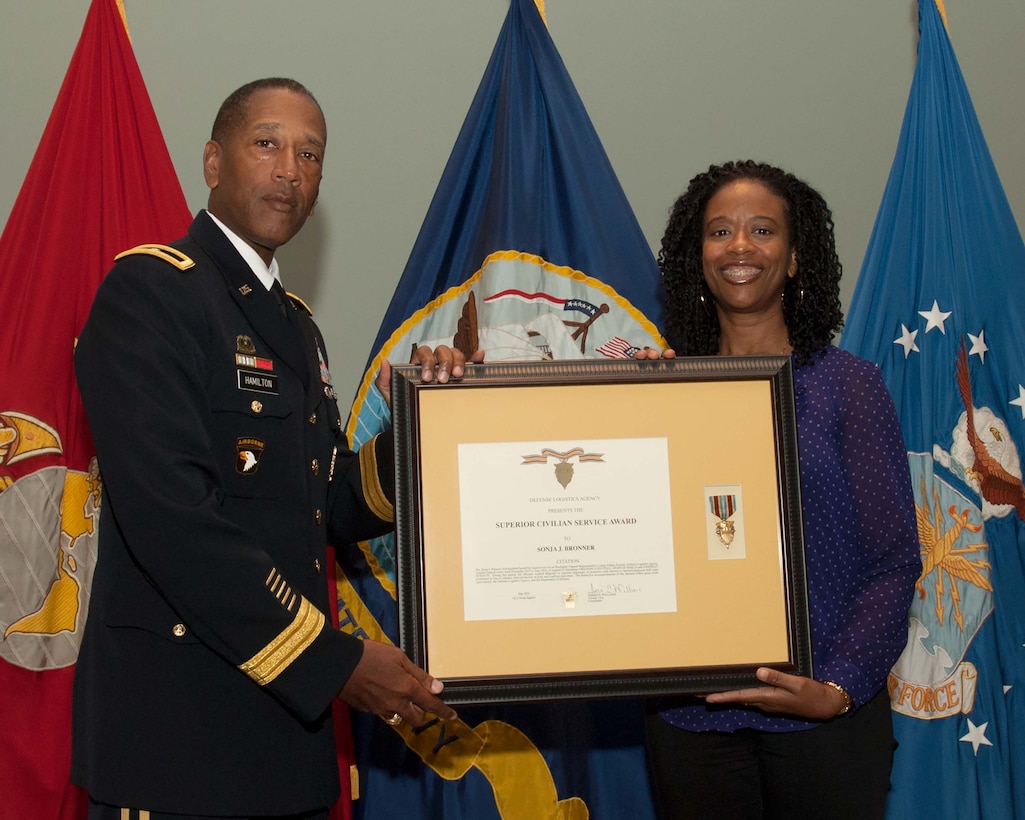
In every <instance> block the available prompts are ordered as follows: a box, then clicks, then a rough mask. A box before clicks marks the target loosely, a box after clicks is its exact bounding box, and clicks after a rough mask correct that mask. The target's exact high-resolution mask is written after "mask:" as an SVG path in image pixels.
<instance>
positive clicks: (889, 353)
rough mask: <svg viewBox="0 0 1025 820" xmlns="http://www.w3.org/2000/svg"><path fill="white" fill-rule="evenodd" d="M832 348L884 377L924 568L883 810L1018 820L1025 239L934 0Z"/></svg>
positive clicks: (902, 670) (904, 660)
mask: <svg viewBox="0 0 1025 820" xmlns="http://www.w3.org/2000/svg"><path fill="white" fill-rule="evenodd" d="M919 32H920V36H919V46H918V65H917V68H916V70H915V77H914V82H913V85H912V88H911V94H910V99H909V100H908V106H907V112H906V114H905V117H904V124H903V127H902V130H901V135H900V141H899V144H898V146H897V154H896V158H895V159H894V162H893V168H892V170H891V172H890V177H889V180H888V182H887V185H886V190H885V192H884V194H883V201H882V204H881V205H880V208H879V215H878V217H877V219H876V224H875V228H874V230H873V233H872V237H871V240H870V242H869V247H868V250H867V252H866V256H865V262H864V265H863V267H862V270H861V274H860V276H859V278H858V282H857V287H856V290H855V293H854V298H853V302H852V305H851V309H850V312H849V315H848V319H847V329H846V331H845V332H844V335H843V338H842V342H841V344H842V346H843V347H845V348H847V349H848V350H851V351H852V352H854V353H857V354H859V355H861V356H863V357H865V358H867V359H870V360H873V361H875V362H877V363H878V364H879V365H880V367H881V368H882V371H883V375H884V377H885V378H886V381H887V384H888V385H889V387H890V391H891V392H892V393H893V398H894V401H895V402H896V404H897V410H898V412H899V413H900V418H901V423H902V426H903V430H904V437H905V440H906V442H907V447H908V459H909V462H910V464H911V475H912V483H913V485H914V490H915V505H916V508H917V519H918V531H919V538H920V541H921V551H922V574H921V577H920V579H919V581H918V586H917V594H916V595H915V597H914V603H913V605H912V607H911V612H910V618H909V628H908V644H907V647H906V649H905V650H904V654H903V655H902V656H901V658H900V660H899V661H898V662H897V664H896V666H895V667H894V669H893V672H892V673H891V675H890V680H889V688H890V696H891V703H892V707H893V712H894V723H895V731H896V734H897V739H898V741H899V742H900V748H899V749H898V751H897V754H896V758H895V763H894V771H893V776H892V781H893V791H892V793H891V796H890V802H889V816H890V817H893V818H901V819H903V818H911V817H930V818H933V817H935V818H948V817H949V818H958V819H959V820H965V818H1008V819H1010V818H1015V817H1019V818H1020V817H1022V816H1023V814H1025V701H1023V698H1025V646H1023V644H1025V521H1023V519H1025V487H1023V486H1022V468H1021V462H1020V453H1021V448H1022V446H1023V445H1025V386H1023V385H1025V327H1023V316H1022V308H1023V306H1025V270H1023V269H1022V265H1023V260H1025V246H1023V244H1022V239H1021V235H1020V234H1019V232H1018V229H1017V227H1016V226H1015V223H1014V218H1013V216H1012V214H1011V209H1010V207H1009V205H1008V202H1007V199H1006V197H1005V196H1004V191H1003V188H1002V187H1001V185H1000V181H999V179H998V177H997V173H996V169H995V168H994V166H993V162H992V160H991V159H990V154H989V150H988V149H987V147H986V142H985V139H984V138H983V135H982V131H981V129H980V128H979V124H978V121H977V119H976V116H975V111H974V108H973V106H972V103H971V99H970V98H969V96H968V90H967V88H966V86H965V84H964V80H963V78H962V76H961V71H960V68H959V67H958V63H957V59H956V58H955V56H954V52H953V49H952V47H951V44H950V40H949V38H948V36H947V32H946V29H945V28H944V24H943V21H942V20H941V18H940V14H939V12H938V10H937V8H936V5H935V4H934V0H921V2H920V3H919Z"/></svg>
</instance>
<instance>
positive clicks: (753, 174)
mask: <svg viewBox="0 0 1025 820" xmlns="http://www.w3.org/2000/svg"><path fill="white" fill-rule="evenodd" d="M739 179H751V180H756V181H758V182H760V183H762V185H764V186H765V187H766V188H768V189H769V190H770V191H772V192H773V193H774V194H776V195H777V196H779V197H780V198H782V199H783V201H784V203H785V205H786V215H787V228H788V231H789V234H790V244H791V246H792V247H793V248H794V249H795V251H796V254H797V275H796V276H795V277H794V278H792V279H787V282H786V287H785V289H784V291H783V319H784V321H785V322H786V326H787V334H788V336H789V340H790V345H791V347H793V349H794V356H795V358H796V363H797V365H798V366H800V365H803V364H807V363H808V362H809V361H810V360H811V356H812V354H813V353H815V352H818V351H822V350H825V349H826V348H827V347H828V346H829V344H830V343H831V342H832V341H833V338H834V337H835V336H836V334H837V333H839V332H840V330H841V328H842V327H843V311H842V310H841V309H840V273H841V269H840V260H839V258H837V255H836V243H835V240H834V237H833V214H832V213H831V212H830V210H829V207H828V206H827V205H826V201H825V200H824V199H823V198H822V195H821V194H819V192H818V191H816V190H815V189H814V188H812V187H811V186H810V185H808V183H806V182H804V181H803V180H800V179H798V178H797V177H795V176H794V175H793V174H789V173H787V172H786V171H783V170H781V169H780V168H776V167H774V166H772V165H765V164H763V163H758V162H753V161H751V160H744V161H741V162H727V163H725V164H723V165H713V166H711V167H710V168H709V169H708V171H706V172H705V173H703V174H698V175H697V176H696V177H694V178H693V179H692V180H691V181H690V184H689V185H688V186H687V190H686V191H684V192H683V194H682V195H681V196H680V198H679V199H677V200H676V202H675V203H674V205H673V208H672V211H671V212H670V214H669V222H668V224H667V225H666V230H665V234H664V235H663V236H662V249H661V250H660V251H659V254H658V264H659V268H660V269H661V270H662V279H663V282H664V284H665V299H666V338H667V339H668V341H669V343H670V345H671V346H672V347H674V348H675V349H676V352H677V354H678V355H681V356H714V355H716V354H717V353H718V352H719V317H718V313H717V312H716V309H715V303H714V301H713V299H712V294H711V292H710V291H709V290H708V286H707V285H706V284H705V277H704V273H703V269H702V242H703V236H704V220H705V208H706V207H707V206H708V201H709V200H710V199H711V198H712V197H713V196H714V195H715V194H716V193H717V192H718V191H719V189H720V188H722V187H723V186H724V185H727V184H729V183H731V182H734V181H736V180H739ZM702 299H703V301H702Z"/></svg>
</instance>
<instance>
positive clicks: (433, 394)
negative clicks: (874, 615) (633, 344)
mask: <svg viewBox="0 0 1025 820" xmlns="http://www.w3.org/2000/svg"><path fill="white" fill-rule="evenodd" d="M392 413H393V423H394V430H395V460H396V509H395V515H396V532H397V536H398V599H399V630H400V644H401V646H402V649H403V650H404V651H405V652H406V654H407V655H408V656H409V657H410V658H411V659H412V660H413V661H414V662H415V663H416V664H418V665H419V666H422V667H423V668H425V669H426V670H427V671H428V672H430V673H431V674H432V675H434V676H435V677H437V678H439V679H441V680H442V681H444V683H445V699H446V701H447V702H449V703H451V704H464V703H481V702H498V701H504V702H509V701H531V700H553V699H560V698H585V697H613V696H627V695H655V694H698V693H707V692H712V691H721V690H726V689H735V688H739V687H744V686H749V685H756V684H757V681H756V679H755V676H754V672H755V669H757V668H758V667H759V666H770V667H774V668H776V669H780V670H782V671H784V672H788V673H792V674H798V675H809V676H810V675H811V639H810V632H809V626H808V600H807V591H806V584H805V565H804V540H803V533H802V525H801V494H800V480H799V474H798V463H797V429H796V418H795V412H794V393H793V372H792V369H791V362H790V358H789V357H785V356H772V357H740V358H727V357H715V358H687V359H660V360H657V361H633V360H628V361H597V360H590V359H588V360H582V361H573V362H568V361H558V362H542V363H536V362H533V363H500V364H482V365H471V366H468V367H467V372H466V375H465V376H464V378H463V380H462V381H461V382H460V383H458V384H448V385H437V384H433V383H426V384H425V383H423V382H422V381H421V379H420V370H419V368H418V367H415V366H402V367H395V368H394V369H393V377H392Z"/></svg>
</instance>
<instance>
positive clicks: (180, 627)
mask: <svg viewBox="0 0 1025 820" xmlns="http://www.w3.org/2000/svg"><path fill="white" fill-rule="evenodd" d="M171 631H172V632H173V633H174V637H176V638H180V637H181V636H182V635H184V634H185V624H175V625H174V626H172V627H171Z"/></svg>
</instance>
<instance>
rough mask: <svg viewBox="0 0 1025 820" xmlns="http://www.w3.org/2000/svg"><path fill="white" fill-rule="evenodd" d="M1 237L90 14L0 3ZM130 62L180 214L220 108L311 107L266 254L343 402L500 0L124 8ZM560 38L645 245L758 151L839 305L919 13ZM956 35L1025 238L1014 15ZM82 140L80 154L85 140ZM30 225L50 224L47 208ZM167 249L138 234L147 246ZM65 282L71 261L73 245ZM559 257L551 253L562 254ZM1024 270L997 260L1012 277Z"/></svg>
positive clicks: (827, 15)
mask: <svg viewBox="0 0 1025 820" xmlns="http://www.w3.org/2000/svg"><path fill="white" fill-rule="evenodd" d="M3 6H4V9H3V10H2V11H0V21H2V24H0V99H2V100H3V113H4V115H5V116H4V124H3V126H2V127H0V156H2V157H3V160H2V162H0V222H5V221H6V219H7V215H8V213H9V212H10V209H11V207H12V205H13V203H14V200H15V197H16V196H17V193H18V190H19V188H20V186H21V182H22V180H23V178H24V175H25V172H26V171H27V169H28V166H29V163H30V162H31V159H32V155H33V152H34V150H35V146H36V144H37V143H38V140H39V137H40V135H41V134H42V131H43V127H44V125H45V123H46V119H47V117H48V115H49V113H50V109H51V107H52V105H53V102H54V99H55V97H56V94H57V91H58V89H59V87H60V83H61V80H62V79H63V77H64V73H65V71H66V69H67V65H68V61H69V60H70V58H71V54H72V52H73V50H74V47H75V44H76V43H77V41H78V37H79V34H80V32H81V28H82V23H83V21H84V20H85V15H86V11H87V9H88V6H89V0H50V1H49V2H46V0H36V1H35V2H24V1H23V0H3ZM125 6H126V11H127V15H128V25H129V30H130V32H131V36H132V43H133V46H134V49H135V54H136V57H137V59H138V61H139V65H140V67H141V69H142V73H143V76H144V78H145V81H146V84H147V87H148V89H149V93H150V96H151V98H152V100H153V105H154V107H155V109H156V112H157V116H158V118H159V120H160V124H161V127H162V128H163V132H164V137H165V139H166V141H167V144H168V148H169V149H170V152H171V157H172V159H173V161H174V164H175V167H176V169H177V171H178V176H179V178H180V180H181V183H182V186H183V188H184V190H185V195H186V197H187V199H188V202H189V206H190V207H191V208H192V209H193V210H197V209H198V208H200V207H202V206H203V205H204V204H205V202H206V189H205V187H204V185H203V178H202V174H201V167H200V155H201V151H202V147H203V143H204V141H205V140H206V139H207V136H208V134H209V127H210V123H211V121H212V119H213V116H214V113H215V112H216V109H217V106H218V105H219V103H220V101H221V100H222V99H223V98H224V97H225V96H226V95H227V94H228V93H229V92H230V91H231V90H233V89H234V88H236V87H237V86H239V85H241V84H242V83H244V82H247V81H249V80H251V79H255V78H257V77H263V76H273V75H284V76H293V77H295V78H296V79H298V80H300V81H302V82H304V83H306V84H307V85H308V86H309V87H310V89H311V90H312V91H313V92H314V94H316V95H317V97H318V98H319V100H320V102H321V104H322V106H323V108H324V111H325V114H326V116H327V120H328V129H329V135H330V136H329V141H328V151H327V155H326V166H325V177H324V184H323V187H322V189H321V198H320V207H319V208H318V209H317V213H316V215H315V217H314V218H313V219H312V220H311V221H310V222H309V223H308V224H307V227H306V229H305V230H304V231H303V233H302V234H300V236H299V237H298V238H297V239H296V240H294V241H293V242H292V244H291V245H289V246H287V247H286V248H284V249H282V250H281V251H280V252H279V259H280V260H281V263H282V266H283V278H284V281H285V284H286V286H287V287H288V288H289V289H290V290H293V291H295V292H297V293H299V294H300V295H302V296H304V297H305V298H306V299H307V301H309V302H310V303H311V305H312V306H313V309H314V312H315V315H316V317H317V319H318V321H319V322H320V325H321V327H322V328H323V329H324V332H325V335H326V336H327V342H328V350H329V352H330V355H331V357H332V371H333V372H334V375H335V380H336V384H337V386H338V388H339V393H340V394H341V396H342V397H343V404H344V403H345V399H346V397H347V396H349V395H351V394H352V392H353V391H354V390H355V389H356V386H357V384H358V382H359V378H360V375H361V372H362V368H363V364H364V362H365V361H366V358H367V356H368V354H369V353H370V346H371V344H372V343H373V339H374V336H375V335H376V333H377V328H378V325H379V323H380V320H381V317H382V316H383V314H384V311H385V308H386V307H387V305H388V302H389V300H390V298H391V295H392V292H393V290H394V287H395V285H396V283H397V281H398V278H399V275H400V274H401V272H402V269H403V267H404V266H405V263H406V259H407V257H408V255H409V251H410V248H411V247H412V245H413V242H414V241H415V239H416V237H417V234H418V232H419V230H420V225H421V222H422V220H423V217H424V214H425V213H426V211H427V207H428V205H429V203H430V201H431V197H432V196H433V194H434V190H435V187H436V185H437V182H438V179H439V177H440V175H441V172H442V169H443V168H444V165H445V162H446V160H447V159H448V155H449V152H450V151H451V148H452V145H453V143H454V141H455V138H456V134H457V133H458V131H459V128H460V126H461V124H462V121H463V117H464V116H465V114H466V112H467V109H468V108H469V105H470V101H471V99H472V98H473V94H474V92H475V91H476V88H477V85H478V83H479V81H480V78H481V75H482V73H483V71H484V67H485V65H486V64H487V60H488V57H489V56H490V54H491V49H492V47H493V46H494V43H495V40H496V39H497V37H498V32H499V29H500V27H501V24H502V20H503V19H504V17H505V14H506V10H507V9H508V0H431V2H424V0H373V2H356V0H291V2H286V3H282V2H280V0H273V1H272V0H145V2H143V0H125ZM546 8H547V14H548V24H549V28H550V31H551V34H552V37H553V39H554V40H555V44H556V46H557V48H558V49H559V52H560V54H561V55H562V58H563V60H564V61H565V63H566V65H567V67H568V69H569V72H570V75H571V76H572V77H573V80H574V82H575V83H576V86H577V89H578V91H579V92H580V95H581V97H582V98H583V100H584V104H585V105H586V107H587V109H588V112H589V113H590V115H591V119H592V121H593V122H594V125H595V128H596V129H597V131H598V135H599V137H600V138H601V140H602V142H603V143H604V145H605V149H606V151H607V152H608V155H609V158H610V159H611V161H612V165H613V167H614V168H615V170H616V173H617V174H618V176H619V180H620V182H621V183H622V185H623V188H624V189H625V191H626V194H627V197H628V198H629V200H630V202H631V204H632V206H633V209H634V212H635V213H636V215H637V218H638V220H639V221H640V224H641V227H642V229H643V230H644V233H645V235H646V236H647V238H648V241H649V242H650V244H651V246H652V248H653V249H654V248H657V245H658V241H659V237H660V236H661V232H662V228H663V227H664V223H665V217H666V213H667V209H668V207H669V205H670V204H671V202H672V201H673V199H674V198H675V197H676V196H677V195H678V194H679V192H680V191H681V190H682V189H683V187H684V186H685V184H686V182H687V180H688V179H689V178H690V177H691V176H692V175H693V174H695V173H697V172H698V171H700V170H703V169H704V168H705V167H707V166H708V165H709V164H710V163H712V162H719V161H723V160H726V159H737V158H746V157H752V158H755V159H762V160H767V161H770V162H773V163H776V164H779V165H782V166H784V167H786V168H787V169H789V170H791V171H793V172H795V173H797V174H798V175H799V176H802V177H804V178H805V179H807V180H808V181H809V182H810V183H811V184H813V185H814V186H816V187H817V188H818V189H819V190H820V191H822V193H823V194H824V195H825V197H826V199H827V201H828V202H829V203H830V205H831V207H832V209H833V212H834V216H835V219H836V227H837V237H838V245H839V252H840V258H841V261H842V262H843V264H844V268H845V271H846V275H845V277H844V280H845V281H844V286H843V299H844V305H845V306H846V305H847V304H848V303H849V301H850V296H851V293H852V292H853V287H854V280H855V278H856V277H857V273H858V270H859V268H860V266H861V260H862V256H863V255H864V252H865V247H866V245H867V243H868V239H869V235H870V233H871V230H872V225H873V222H874V219H875V214H876V210H877V209H878V206H879V200H880V197H881V195H882V192H883V187H884V185H885V182H886V177H887V174H888V173H889V169H890V164H891V162H892V159H893V152H894V149H895V147H896V143H897V137H898V134H899V131H900V125H901V120H902V118H903V115H904V108H905V104H906V102H907V96H908V91H909V89H910V84H911V77H912V73H913V71H914V66H915V59H916V48H917V4H916V3H915V2H913V0H856V1H854V0H849V1H848V2H839V1H838V0H825V1H823V0H775V2H769V0H548V2H547V4H546ZM946 10H947V14H948V18H949V26H950V36H951V40H952V42H953V44H954V49H955V52H956V53H957V55H958V59H959V61H960V64H961V68H962V71H963V72H964V75H965V78H966V80H967V83H968V88H969V91H970V93H971V95H972V99H973V101H974V103H975V107H976V111H977V113H978V116H979V120H980V121H981V123H982V128H983V131H984V133H985V134H986V138H987V140H988V142H989V147H990V150H991V152H992V154H993V159H994V161H995V163H996V167H997V170H998V171H999V173H1000V176H1001V179H1002V181H1003V184H1004V188H1005V190H1006V191H1007V195H1008V198H1009V199H1010V201H1011V205H1012V208H1013V209H1014V212H1015V215H1016V218H1017V221H1018V224H1019V226H1025V152H1023V150H1022V141H1023V136H1022V135H1023V134H1025V105H1023V92H1022V87H1023V86H1025V56H1023V45H1025V2H1022V0H974V1H973V2H969V1H968V0H947V2H946ZM81 139H83V140H88V139H89V135H88V134H82V135H81ZM39 218H40V219H45V214H39ZM171 238H172V237H153V240H154V241H159V240H165V241H166V240H169V239H171ZM67 254H68V264H69V268H71V267H73V265H74V256H75V249H74V248H73V247H69V248H68V249H67ZM554 261H558V260H554ZM1022 262H1023V260H1020V259H1018V260H1007V271H1006V274H1007V275H1022V270H1021V268H1022Z"/></svg>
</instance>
